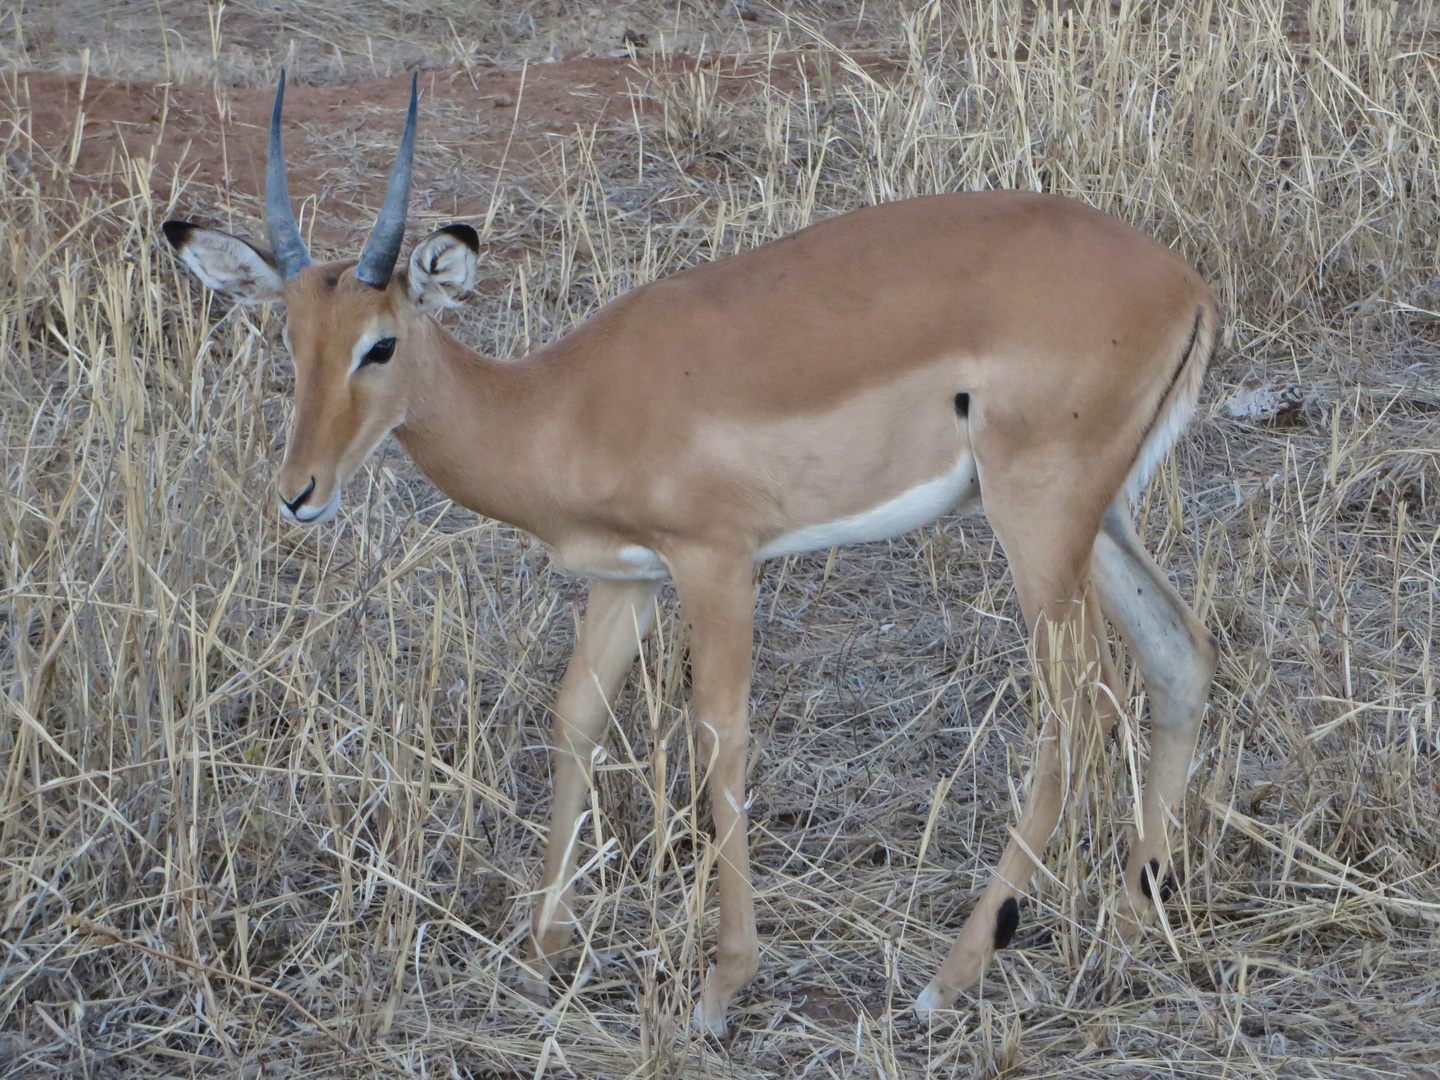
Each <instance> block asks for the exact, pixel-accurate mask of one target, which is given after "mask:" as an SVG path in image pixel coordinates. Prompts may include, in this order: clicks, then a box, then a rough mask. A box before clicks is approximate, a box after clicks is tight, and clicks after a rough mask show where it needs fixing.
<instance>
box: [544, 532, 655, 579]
mask: <svg viewBox="0 0 1440 1080" xmlns="http://www.w3.org/2000/svg"><path fill="white" fill-rule="evenodd" d="M545 550H546V551H547V552H549V554H550V562H551V563H552V564H554V566H555V568H556V569H558V570H562V571H564V572H565V573H567V574H575V575H577V576H578V577H587V578H603V579H605V580H606V581H664V580H665V579H666V578H668V577H669V576H670V568H669V567H668V566H666V565H665V560H663V559H662V558H660V556H659V555H658V554H656V553H655V552H653V551H651V550H650V549H649V548H647V547H641V546H640V545H639V544H623V543H613V542H607V541H605V540H600V539H582V540H567V541H566V542H565V543H563V544H558V545H556V544H546V545H545Z"/></svg>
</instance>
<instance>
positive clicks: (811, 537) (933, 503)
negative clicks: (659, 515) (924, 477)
mask: <svg viewBox="0 0 1440 1080" xmlns="http://www.w3.org/2000/svg"><path fill="white" fill-rule="evenodd" d="M979 497H980V483H979V476H978V474H977V473H976V471H975V459H974V458H973V457H971V456H970V455H969V454H966V455H964V456H963V457H962V458H961V459H960V460H959V461H958V462H956V464H955V467H954V468H953V469H951V470H950V471H949V472H948V473H946V474H945V475H944V476H939V477H936V478H935V479H934V480H928V481H926V482H925V483H923V484H918V485H916V486H915V487H913V488H911V489H910V490H909V491H906V492H904V493H902V494H900V495H897V496H896V497H895V498H893V499H891V500H889V501H888V502H884V503H881V504H880V505H879V506H876V507H873V508H872V509H870V510H865V511H862V512H861V513H859V514H853V515H851V516H850V517H846V518H840V519H839V520H838V521H828V522H825V523H823V524H820V525H807V526H805V527H804V528H803V529H796V530H795V531H794V532H792V533H786V534H785V535H784V536H781V537H779V538H778V539H776V540H772V541H771V542H770V543H768V544H766V545H765V546H764V547H762V548H761V549H760V550H759V551H757V552H756V553H755V561H756V562H760V561H761V560H763V559H774V558H778V557H780V556H783V555H798V554H799V553H800V552H802V551H824V550H826V549H827V548H832V547H842V546H844V545H845V544H863V543H865V542H867V541H870V540H888V539H890V538H891V537H893V536H901V535H903V534H904V533H907V532H910V531H912V530H914V529H918V528H920V527H921V526H922V525H928V524H930V523H931V522H932V521H935V520H936V519H938V518H940V517H943V516H944V515H946V514H948V513H949V512H950V511H952V510H956V509H958V508H960V507H962V506H964V505H966V504H967V503H978V502H979ZM547 548H548V549H549V551H550V559H551V561H552V563H553V564H554V565H555V566H556V568H557V569H560V570H562V571H566V572H569V573H572V574H577V575H579V576H582V577H591V578H605V579H607V580H610V581H663V580H665V579H666V578H668V577H669V576H670V568H669V567H668V566H667V565H666V564H665V560H664V559H662V558H661V557H660V555H659V553H658V552H655V551H652V550H650V549H649V548H647V547H642V546H641V545H639V544H626V545H624V546H621V547H618V548H617V547H611V546H609V545H608V544H603V543H602V544H596V545H591V544H586V543H584V542H580V543H574V542H572V543H568V544H566V545H565V546H564V547H563V548H561V549H556V548H550V547H549V546H548V545H547Z"/></svg>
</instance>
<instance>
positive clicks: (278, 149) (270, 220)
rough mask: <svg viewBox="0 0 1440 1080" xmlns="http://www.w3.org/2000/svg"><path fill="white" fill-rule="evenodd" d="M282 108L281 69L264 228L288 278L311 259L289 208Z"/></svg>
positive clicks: (273, 116) (267, 165)
mask: <svg viewBox="0 0 1440 1080" xmlns="http://www.w3.org/2000/svg"><path fill="white" fill-rule="evenodd" d="M284 108H285V69H284V68H281V69H280V85H279V86H277V87H276V88H275V111H274V112H272V113H271V114H270V150H269V152H268V153H267V154H266V155H265V231H266V232H268V233H269V234H270V248H271V250H272V251H274V252H275V262H276V265H277V266H278V267H279V269H280V276H281V277H282V278H284V279H285V280H286V281H289V280H290V279H291V278H293V277H294V276H295V275H296V274H298V273H299V272H300V271H301V270H304V269H305V267H307V266H309V265H311V264H312V263H313V262H314V261H315V260H314V259H312V258H310V252H309V251H308V250H306V248H305V241H304V240H303V239H302V238H301V236H300V226H299V225H298V224H297V223H296V221H295V213H294V211H292V210H291V209H290V182H289V181H288V180H287V179H286V178H285V147H284V146H283V145H281V142H280V114H281V112H283V111H284Z"/></svg>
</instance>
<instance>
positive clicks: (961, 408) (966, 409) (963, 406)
mask: <svg viewBox="0 0 1440 1080" xmlns="http://www.w3.org/2000/svg"><path fill="white" fill-rule="evenodd" d="M955 411H956V412H957V413H959V414H960V415H961V416H963V417H965V418H966V419H968V418H969V416H970V395H969V394H967V393H965V391H963V390H962V391H961V392H960V393H958V394H956V395H955Z"/></svg>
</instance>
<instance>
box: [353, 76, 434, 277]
mask: <svg viewBox="0 0 1440 1080" xmlns="http://www.w3.org/2000/svg"><path fill="white" fill-rule="evenodd" d="M418 83H419V73H418V72H417V73H416V74H414V75H412V76H411V77H410V111H409V112H408V113H407V114H406V115H405V134H403V135H401V136H400V149H399V151H398V152H397V153H396V154H395V168H394V169H393V170H391V172H390V186H389V187H388V188H386V189H385V202H384V205H382V206H381V207H380V216H379V217H378V218H377V219H376V220H375V228H374V229H372V230H371V232H370V239H369V240H367V241H365V250H364V251H362V252H361V253H360V262H359V263H358V264H357V265H356V267H355V276H356V277H357V278H359V279H360V280H361V281H363V282H364V283H365V284H366V285H370V286H372V287H374V288H376V289H383V288H385V286H386V285H388V284H389V283H390V275H391V273H392V272H394V270H395V260H396V259H397V258H399V257H400V242H401V241H402V240H403V239H404V238H405V212H406V209H407V208H408V207H409V205H410V166H411V165H412V164H413V163H414V161H415V101H416V93H417V89H418Z"/></svg>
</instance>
